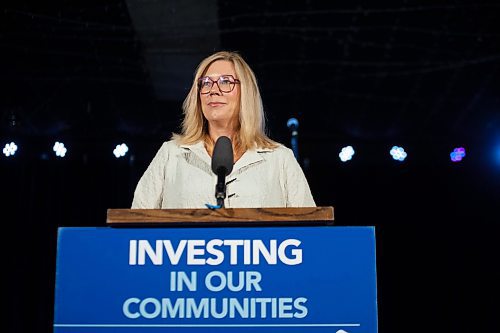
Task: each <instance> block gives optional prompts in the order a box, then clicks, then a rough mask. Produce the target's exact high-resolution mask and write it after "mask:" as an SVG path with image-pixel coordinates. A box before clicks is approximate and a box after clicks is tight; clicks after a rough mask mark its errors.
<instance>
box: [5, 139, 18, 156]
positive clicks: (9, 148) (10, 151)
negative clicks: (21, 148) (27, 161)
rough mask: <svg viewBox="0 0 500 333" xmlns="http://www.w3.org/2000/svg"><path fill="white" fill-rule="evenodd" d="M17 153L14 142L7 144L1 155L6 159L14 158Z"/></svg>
mask: <svg viewBox="0 0 500 333" xmlns="http://www.w3.org/2000/svg"><path fill="white" fill-rule="evenodd" d="M16 151H17V145H16V144H15V143H14V142H11V143H7V144H6V145H5V147H4V148H3V154H4V155H5V156H7V157H9V156H14V154H15V153H16Z"/></svg>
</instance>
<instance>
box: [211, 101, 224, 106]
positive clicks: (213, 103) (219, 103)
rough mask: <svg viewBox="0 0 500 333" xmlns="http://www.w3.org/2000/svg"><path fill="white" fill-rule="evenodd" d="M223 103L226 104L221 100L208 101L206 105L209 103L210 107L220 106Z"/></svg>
mask: <svg viewBox="0 0 500 333" xmlns="http://www.w3.org/2000/svg"><path fill="white" fill-rule="evenodd" d="M224 104H226V103H222V102H210V103H208V105H210V106H211V107H217V106H221V105H224Z"/></svg>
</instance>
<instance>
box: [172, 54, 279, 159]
mask: <svg viewBox="0 0 500 333" xmlns="http://www.w3.org/2000/svg"><path fill="white" fill-rule="evenodd" d="M218 60H225V61H230V62H232V63H233V65H234V68H235V71H236V76H237V79H239V80H240V82H241V84H240V88H241V90H240V92H241V93H240V105H239V113H238V120H239V121H238V127H237V128H236V134H235V137H234V138H233V143H234V145H235V150H236V151H241V152H244V151H246V150H248V149H255V148H276V147H277V146H278V144H277V143H276V142H274V141H273V140H271V139H269V138H268V137H267V135H266V133H265V132H266V127H265V115H264V108H263V106H262V98H261V97H260V92H259V87H258V86H257V79H256V78H255V74H254V73H253V71H252V70H251V69H250V66H248V64H247V63H246V62H245V60H243V58H242V57H241V55H239V54H238V53H237V52H228V51H221V52H217V53H215V54H212V55H211V56H209V57H207V58H205V59H203V60H202V61H201V63H200V64H199V65H198V68H197V69H196V72H195V76H194V79H193V84H192V85H191V90H190V91H189V93H188V95H187V96H186V99H185V100H184V103H183V104H182V110H183V113H184V120H183V122H182V132H181V134H174V135H173V139H174V140H176V141H177V142H179V143H180V144H194V143H197V142H199V141H204V142H205V144H206V145H207V148H208V149H212V148H213V145H214V142H213V141H212V140H211V138H210V136H209V134H208V122H207V120H206V119H205V117H204V116H203V113H202V109H201V99H200V94H199V90H198V89H199V88H198V79H199V78H201V77H202V76H203V75H205V73H206V71H207V69H208V67H209V66H210V65H211V64H212V63H214V62H215V61H218Z"/></svg>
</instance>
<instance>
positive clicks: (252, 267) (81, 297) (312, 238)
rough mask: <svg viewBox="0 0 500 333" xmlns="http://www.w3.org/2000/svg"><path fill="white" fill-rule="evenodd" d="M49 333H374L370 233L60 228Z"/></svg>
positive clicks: (355, 230)
mask: <svg viewBox="0 0 500 333" xmlns="http://www.w3.org/2000/svg"><path fill="white" fill-rule="evenodd" d="M54 332H55V333H63V332H64V333H70V332H75V333H77V332H78V333H80V332H81V333H83V332H93V333H94V332H124V333H125V332H126V333H132V332H186V333H188V332H338V333H345V332H348V333H355V332H377V300H376V264H375V230H374V228H373V227H255V228H233V227H231V228H141V229H128V228H127V229H121V228H118V229H115V228H106V227H102V228H60V229H59V235H58V250H57V264H56V288H55V314H54Z"/></svg>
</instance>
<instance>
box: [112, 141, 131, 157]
mask: <svg viewBox="0 0 500 333" xmlns="http://www.w3.org/2000/svg"><path fill="white" fill-rule="evenodd" d="M127 152H128V147H127V145H126V144H124V143H122V144H121V145H116V148H115V149H114V150H113V154H115V156H116V158H120V157H123V156H125V155H127Z"/></svg>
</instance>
